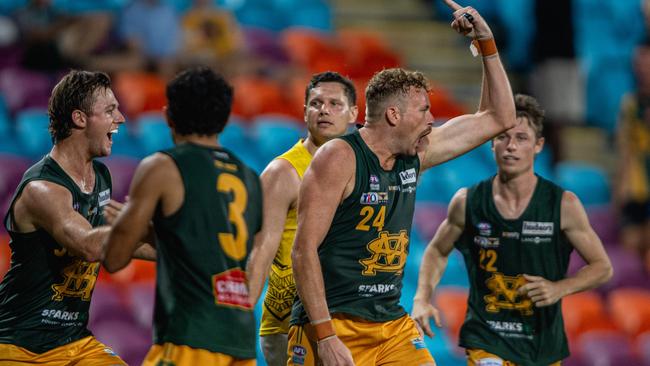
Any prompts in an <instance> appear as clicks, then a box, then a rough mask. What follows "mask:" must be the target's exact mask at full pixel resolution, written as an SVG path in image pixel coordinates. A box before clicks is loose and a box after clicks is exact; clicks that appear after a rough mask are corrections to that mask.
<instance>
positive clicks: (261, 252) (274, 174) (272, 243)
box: [246, 159, 300, 304]
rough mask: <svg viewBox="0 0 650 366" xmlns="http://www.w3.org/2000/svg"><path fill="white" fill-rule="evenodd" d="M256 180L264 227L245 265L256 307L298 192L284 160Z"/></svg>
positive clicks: (293, 174)
mask: <svg viewBox="0 0 650 366" xmlns="http://www.w3.org/2000/svg"><path fill="white" fill-rule="evenodd" d="M260 180H261V182H262V191H263V192H264V205H263V207H264V213H263V222H264V225H263V226H262V230H261V231H260V232H259V233H258V234H257V236H256V237H255V245H254V247H253V250H252V251H251V254H250V257H249V259H248V263H246V275H247V277H248V293H249V299H250V303H251V304H256V303H257V300H258V299H259V297H260V295H261V293H262V288H263V287H264V281H266V277H267V276H268V273H269V270H270V269H271V263H273V258H274V257H275V254H276V253H277V252H278V248H279V246H280V242H281V241H282V232H283V231H284V224H285V221H286V218H287V212H289V210H290V209H291V207H293V206H294V205H296V201H297V200H298V190H299V188H300V177H299V176H298V173H297V172H296V170H295V169H294V168H293V166H292V165H291V164H290V163H289V162H288V161H286V160H284V159H276V160H274V161H272V162H271V163H270V164H269V166H268V167H267V168H266V169H265V170H264V172H263V173H262V175H261V176H260Z"/></svg>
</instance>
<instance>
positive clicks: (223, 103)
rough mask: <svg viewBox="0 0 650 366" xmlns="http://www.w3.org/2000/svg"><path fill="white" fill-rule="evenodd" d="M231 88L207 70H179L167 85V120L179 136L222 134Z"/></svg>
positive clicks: (230, 104) (229, 104)
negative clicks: (171, 123) (172, 124)
mask: <svg viewBox="0 0 650 366" xmlns="http://www.w3.org/2000/svg"><path fill="white" fill-rule="evenodd" d="M232 98H233V89H232V86H230V84H228V82H226V80H225V79H224V78H223V77H222V76H221V75H219V74H217V73H215V72H214V71H212V70H211V69H210V68H208V67H196V68H191V69H187V70H185V71H182V72H181V73H179V74H178V75H176V77H175V78H174V79H173V80H171V81H170V82H169V83H168V84H167V117H169V119H170V120H171V121H172V122H173V123H174V129H175V131H176V133H178V134H180V135H189V134H198V135H213V134H218V133H221V131H223V129H224V127H225V126H226V123H227V122H228V116H230V108H231V107H232Z"/></svg>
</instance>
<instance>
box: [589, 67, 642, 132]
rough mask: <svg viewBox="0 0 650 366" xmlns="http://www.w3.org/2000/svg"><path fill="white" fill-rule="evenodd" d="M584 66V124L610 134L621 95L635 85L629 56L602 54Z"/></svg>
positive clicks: (612, 130) (613, 126) (614, 123)
mask: <svg viewBox="0 0 650 366" xmlns="http://www.w3.org/2000/svg"><path fill="white" fill-rule="evenodd" d="M586 65H587V68H586V70H585V71H586V75H587V103H586V105H585V117H586V120H587V123H589V124H590V125H593V126H597V127H601V128H604V129H605V130H607V131H608V132H610V133H612V132H614V130H615V129H616V121H617V118H618V112H619V109H620V106H621V98H622V97H623V95H624V94H625V93H628V92H630V91H632V90H633V88H634V75H633V72H632V66H631V63H630V60H629V57H625V58H605V57H602V58H598V59H594V60H592V62H590V63H588V64H586Z"/></svg>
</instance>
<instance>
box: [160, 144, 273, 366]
mask: <svg viewBox="0 0 650 366" xmlns="http://www.w3.org/2000/svg"><path fill="white" fill-rule="evenodd" d="M163 153H165V154H167V155H169V156H170V157H171V158H172V159H173V160H174V162H175V163H176V166H177V167H178V170H179V172H180V175H181V177H182V179H183V185H184V189H185V197H184V200H183V204H182V206H181V207H180V208H179V209H178V211H176V212H175V213H173V214H172V215H170V216H167V217H164V216H163V215H162V213H161V212H160V208H158V210H157V212H156V214H155V216H154V222H153V223H154V229H155V232H156V246H157V251H158V259H157V283H156V306H155V311H154V342H155V343H157V344H163V343H166V342H169V343H173V344H176V345H186V346H189V347H192V348H199V349H205V350H208V351H210V352H219V353H224V354H228V355H231V356H233V357H237V358H247V359H248V358H255V338H256V336H255V318H254V316H253V309H252V306H251V305H250V303H249V302H248V286H247V280H246V273H245V272H244V269H245V265H246V260H247V259H248V255H249V252H250V250H251V248H252V245H253V238H254V237H255V234H256V233H257V232H258V231H259V230H260V228H261V225H262V192H261V187H260V182H259V178H258V177H257V174H255V173H254V172H253V171H252V170H251V169H250V168H248V167H247V166H246V165H244V164H243V163H242V162H241V161H240V160H239V159H237V158H236V157H235V156H234V155H233V154H231V153H230V152H229V151H227V150H224V149H221V148H209V147H203V146H199V145H195V144H190V143H185V144H181V145H178V146H176V147H174V148H172V149H169V150H166V151H163Z"/></svg>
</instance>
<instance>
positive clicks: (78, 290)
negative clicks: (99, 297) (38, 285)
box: [52, 259, 99, 301]
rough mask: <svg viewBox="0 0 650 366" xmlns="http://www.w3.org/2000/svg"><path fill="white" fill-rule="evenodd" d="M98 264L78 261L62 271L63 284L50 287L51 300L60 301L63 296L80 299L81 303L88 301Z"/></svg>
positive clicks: (95, 279) (95, 278) (93, 285)
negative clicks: (52, 292)
mask: <svg viewBox="0 0 650 366" xmlns="http://www.w3.org/2000/svg"><path fill="white" fill-rule="evenodd" d="M98 272H99V263H89V262H85V261H82V260H80V259H77V260H75V261H74V262H73V263H72V264H71V265H69V266H67V267H65V269H63V272H62V275H63V278H64V280H63V283H59V284H56V285H52V290H54V295H53V296H52V300H54V301H61V300H63V298H64V297H65V296H68V297H80V298H81V299H82V300H83V301H90V295H91V294H92V292H93V288H94V287H95V281H97V273H98Z"/></svg>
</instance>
